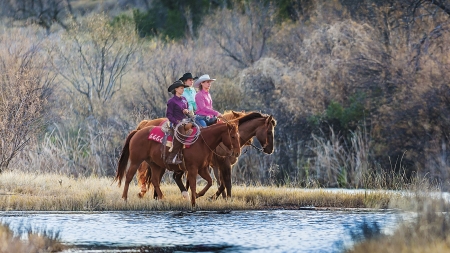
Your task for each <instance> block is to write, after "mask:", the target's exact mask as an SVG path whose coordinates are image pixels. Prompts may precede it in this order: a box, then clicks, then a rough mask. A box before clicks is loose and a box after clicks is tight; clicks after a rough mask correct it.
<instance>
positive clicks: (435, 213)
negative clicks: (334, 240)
mask: <svg viewBox="0 0 450 253" xmlns="http://www.w3.org/2000/svg"><path fill="white" fill-rule="evenodd" d="M418 202H419V203H420V204H421V205H419V208H418V209H419V212H418V215H417V216H416V218H415V219H413V220H412V221H409V222H404V223H403V224H401V225H400V226H399V227H398V228H397V230H396V231H395V232H394V233H393V234H392V235H389V236H386V235H379V236H377V237H375V238H368V240H365V241H362V242H360V243H358V244H356V245H355V246H354V247H353V248H352V249H350V250H348V251H347V252H349V253H359V252H373V253H375V252H384V253H390V252H412V253H419V252H435V253H441V252H450V213H449V212H448V210H449V206H448V201H445V200H444V199H440V200H439V199H437V200H431V201H430V199H429V198H424V199H421V200H420V199H418Z"/></svg>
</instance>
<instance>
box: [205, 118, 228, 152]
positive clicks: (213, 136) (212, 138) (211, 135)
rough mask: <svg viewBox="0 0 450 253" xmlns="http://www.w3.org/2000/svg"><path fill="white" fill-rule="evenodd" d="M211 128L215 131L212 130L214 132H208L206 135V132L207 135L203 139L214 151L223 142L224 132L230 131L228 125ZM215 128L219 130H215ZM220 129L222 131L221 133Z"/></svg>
mask: <svg viewBox="0 0 450 253" xmlns="http://www.w3.org/2000/svg"><path fill="white" fill-rule="evenodd" d="M216 126H217V127H216ZM211 127H214V129H211V130H214V131H207V132H206V133H205V131H204V133H205V134H204V138H203V139H204V141H205V143H206V145H208V147H210V148H211V149H213V150H214V149H215V148H216V147H217V146H219V144H220V143H221V142H222V133H223V131H228V126H227V124H219V125H213V126H211ZM215 128H218V130H215ZM219 128H220V130H221V131H219Z"/></svg>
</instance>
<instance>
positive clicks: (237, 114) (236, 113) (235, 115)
mask: <svg viewBox="0 0 450 253" xmlns="http://www.w3.org/2000/svg"><path fill="white" fill-rule="evenodd" d="M231 112H232V113H233V115H234V117H236V118H237V117H239V115H240V114H239V113H238V112H235V111H233V110H232V111H231Z"/></svg>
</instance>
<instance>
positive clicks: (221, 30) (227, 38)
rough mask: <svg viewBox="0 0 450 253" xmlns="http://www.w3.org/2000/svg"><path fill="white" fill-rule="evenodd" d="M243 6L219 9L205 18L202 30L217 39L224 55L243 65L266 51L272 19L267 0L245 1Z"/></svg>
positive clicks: (251, 61)
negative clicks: (234, 8)
mask: <svg viewBox="0 0 450 253" xmlns="http://www.w3.org/2000/svg"><path fill="white" fill-rule="evenodd" d="M236 8H237V7H236ZM242 8H243V10H242V11H237V10H230V9H227V8H223V9H220V10H218V11H217V12H216V13H215V15H213V16H211V17H212V18H211V19H208V20H205V21H204V29H205V30H203V33H204V34H205V35H209V36H205V37H206V38H207V39H211V40H213V41H214V42H216V43H217V45H218V46H219V47H220V49H221V50H222V53H223V54H224V55H225V56H227V57H230V58H231V59H233V60H234V61H235V62H236V63H237V64H238V65H239V66H240V67H244V68H245V67H248V66H251V65H252V64H253V63H254V62H256V61H257V60H259V59H260V58H261V57H262V56H263V54H264V53H265V51H266V46H267V40H268V39H269V38H270V36H271V35H272V29H273V27H274V23H275V21H274V8H273V7H272V6H271V5H270V4H269V5H266V4H263V3H256V2H250V3H247V2H245V3H243V5H242ZM199 37H202V36H199Z"/></svg>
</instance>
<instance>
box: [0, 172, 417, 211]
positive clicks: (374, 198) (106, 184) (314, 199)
mask: <svg viewBox="0 0 450 253" xmlns="http://www.w3.org/2000/svg"><path fill="white" fill-rule="evenodd" d="M199 185H200V187H202V186H203V185H202V182H201V181H200V183H199ZM161 189H162V191H163V193H164V194H165V198H164V199H163V200H154V199H152V197H151V196H152V195H153V191H152V189H150V191H149V193H147V195H146V196H145V197H144V198H142V199H140V198H138V196H137V193H138V192H139V188H138V186H137V185H136V183H133V182H132V183H131V185H130V189H129V192H128V201H127V202H125V201H123V200H122V199H121V196H122V190H123V186H122V187H120V188H119V187H118V186H117V183H116V182H113V179H112V178H107V177H101V178H96V177H88V178H71V177H68V176H65V175H57V174H25V173H17V172H5V173H2V174H0V210H2V211H18V210H20V211H118V210H186V209H191V208H192V207H191V205H190V202H189V201H188V200H186V199H183V198H182V196H181V193H180V191H179V190H178V188H177V186H176V185H175V184H163V185H162V188H161ZM216 190H217V186H215V185H213V186H212V187H211V188H210V189H209V191H208V192H207V193H206V195H205V196H204V197H201V198H199V199H198V200H197V206H196V207H195V208H196V210H223V209H227V210H229V209H231V210H258V209H283V208H284V209H300V208H302V207H316V208H376V209H379V208H402V207H404V206H407V205H409V204H408V203H409V200H407V199H406V198H405V197H402V195H401V194H400V193H395V192H388V191H367V192H366V191H361V192H357V193H349V192H343V191H342V192H341V191H333V192H330V191H327V190H326V189H301V188H289V187H275V186H243V185H237V186H233V189H232V193H233V198H232V199H231V200H224V199H222V198H221V197H220V198H219V199H217V200H215V201H212V200H210V199H209V196H211V195H213V194H214V193H215V191H216Z"/></svg>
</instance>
